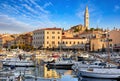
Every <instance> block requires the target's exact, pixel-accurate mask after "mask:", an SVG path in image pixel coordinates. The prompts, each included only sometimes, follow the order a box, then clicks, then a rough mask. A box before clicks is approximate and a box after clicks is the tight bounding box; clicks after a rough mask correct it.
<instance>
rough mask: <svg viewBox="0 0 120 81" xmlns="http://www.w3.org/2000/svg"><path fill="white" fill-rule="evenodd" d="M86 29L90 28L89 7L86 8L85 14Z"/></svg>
mask: <svg viewBox="0 0 120 81" xmlns="http://www.w3.org/2000/svg"><path fill="white" fill-rule="evenodd" d="M84 27H86V28H87V29H88V28H89V12H88V6H86V9H85V13H84Z"/></svg>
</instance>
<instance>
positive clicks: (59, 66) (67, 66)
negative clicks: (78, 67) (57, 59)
mask: <svg viewBox="0 0 120 81" xmlns="http://www.w3.org/2000/svg"><path fill="white" fill-rule="evenodd" d="M72 65H73V64H53V63H52V64H51V63H50V64H47V68H48V69H72Z"/></svg>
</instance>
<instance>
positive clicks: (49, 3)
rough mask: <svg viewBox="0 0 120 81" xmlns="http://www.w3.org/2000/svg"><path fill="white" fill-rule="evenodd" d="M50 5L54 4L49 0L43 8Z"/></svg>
mask: <svg viewBox="0 0 120 81" xmlns="http://www.w3.org/2000/svg"><path fill="white" fill-rule="evenodd" d="M48 6H53V4H52V3H51V2H47V3H45V4H44V6H43V8H46V7H48Z"/></svg>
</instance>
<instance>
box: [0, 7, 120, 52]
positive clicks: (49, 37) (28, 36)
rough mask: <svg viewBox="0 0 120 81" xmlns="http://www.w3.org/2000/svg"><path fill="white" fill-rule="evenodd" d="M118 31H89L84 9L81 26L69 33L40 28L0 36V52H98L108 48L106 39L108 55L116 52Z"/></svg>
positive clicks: (86, 12)
mask: <svg viewBox="0 0 120 81" xmlns="http://www.w3.org/2000/svg"><path fill="white" fill-rule="evenodd" d="M119 37H120V29H118V28H116V27H114V28H113V29H111V30H109V29H102V28H100V27H97V28H91V27H89V12H88V7H86V9H85V13H84V25H82V24H79V25H76V26H73V27H70V29H67V30H64V29H62V28H57V27H52V28H40V29H37V30H33V31H30V32H26V33H22V34H8V33H4V34H0V50H3V49H6V50H10V49H15V48H17V47H19V48H20V49H23V50H26V51H31V50H37V49H47V50H54V49H59V50H60V49H62V50H82V51H91V52H99V51H105V50H106V48H107V47H108V45H107V43H106V40H107V39H108V38H109V40H111V41H109V47H110V49H112V51H117V52H119V51H120V38H119Z"/></svg>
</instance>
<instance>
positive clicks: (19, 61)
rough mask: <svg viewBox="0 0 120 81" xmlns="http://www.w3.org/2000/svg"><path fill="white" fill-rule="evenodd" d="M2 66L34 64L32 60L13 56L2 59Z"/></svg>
mask: <svg viewBox="0 0 120 81" xmlns="http://www.w3.org/2000/svg"><path fill="white" fill-rule="evenodd" d="M2 63H3V66H15V67H34V66H35V64H34V62H33V61H32V60H27V59H19V58H17V57H14V58H6V59H4V60H2Z"/></svg>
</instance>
